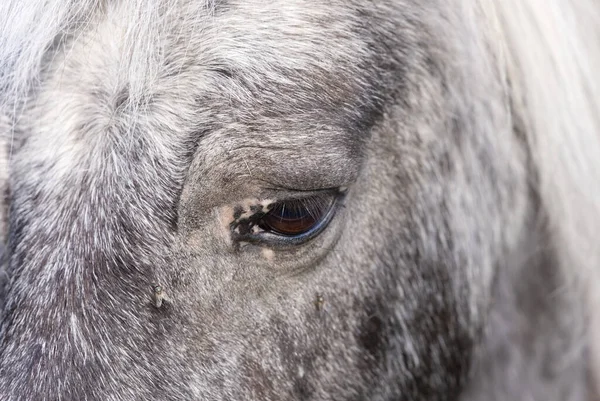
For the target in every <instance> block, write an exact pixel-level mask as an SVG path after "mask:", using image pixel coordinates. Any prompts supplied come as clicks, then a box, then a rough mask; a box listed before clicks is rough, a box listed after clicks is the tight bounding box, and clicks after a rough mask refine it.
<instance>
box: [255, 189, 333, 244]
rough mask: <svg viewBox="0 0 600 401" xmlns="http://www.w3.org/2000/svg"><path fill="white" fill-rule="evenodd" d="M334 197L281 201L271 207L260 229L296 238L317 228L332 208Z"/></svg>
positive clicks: (261, 222) (260, 224) (263, 218)
mask: <svg viewBox="0 0 600 401" xmlns="http://www.w3.org/2000/svg"><path fill="white" fill-rule="evenodd" d="M331 203H332V197H322V196H313V197H309V198H304V199H292V200H288V201H281V202H278V203H276V204H274V205H273V206H271V208H270V210H269V212H267V213H266V214H265V215H264V216H263V217H262V218H261V220H260V222H259V224H258V225H259V227H260V228H262V229H263V230H265V231H269V232H272V233H275V234H279V235H287V236H296V235H301V234H304V233H306V232H308V231H310V230H311V229H312V228H313V227H315V226H316V225H317V224H318V223H319V222H320V221H321V220H322V219H323V217H324V215H325V214H326V213H327V211H328V210H329V208H330V207H331Z"/></svg>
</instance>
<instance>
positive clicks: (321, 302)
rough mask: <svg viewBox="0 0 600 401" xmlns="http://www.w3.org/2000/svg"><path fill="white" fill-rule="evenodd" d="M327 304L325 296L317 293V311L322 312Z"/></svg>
mask: <svg viewBox="0 0 600 401" xmlns="http://www.w3.org/2000/svg"><path fill="white" fill-rule="evenodd" d="M324 306H325V298H324V297H323V294H320V293H317V297H316V298H315V308H317V312H321V311H322V310H323V308H324Z"/></svg>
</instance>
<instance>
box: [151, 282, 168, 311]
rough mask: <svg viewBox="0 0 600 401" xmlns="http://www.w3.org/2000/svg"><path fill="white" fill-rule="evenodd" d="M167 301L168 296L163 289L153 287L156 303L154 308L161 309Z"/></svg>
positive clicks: (157, 286)
mask: <svg viewBox="0 0 600 401" xmlns="http://www.w3.org/2000/svg"><path fill="white" fill-rule="evenodd" d="M166 300H167V296H166V294H165V292H164V290H163V288H162V287H161V286H160V285H158V284H155V285H153V286H152V301H153V302H154V306H156V307H157V308H160V307H161V306H162V304H163V301H166Z"/></svg>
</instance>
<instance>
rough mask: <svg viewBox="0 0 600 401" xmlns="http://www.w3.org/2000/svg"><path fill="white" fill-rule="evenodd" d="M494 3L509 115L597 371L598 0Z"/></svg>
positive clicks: (599, 359) (599, 230)
mask: <svg viewBox="0 0 600 401" xmlns="http://www.w3.org/2000/svg"><path fill="white" fill-rule="evenodd" d="M494 4H495V7H496V9H497V15H498V18H499V20H500V22H501V27H502V30H503V36H504V38H503V39H504V41H505V45H506V52H507V57H508V59H509V60H510V66H509V70H510V77H509V79H510V81H511V83H512V89H513V93H512V99H513V104H514V105H515V106H516V107H515V114H516V115H515V116H514V117H515V119H516V121H517V123H521V124H522V125H523V127H522V129H523V130H524V132H525V133H526V140H527V142H528V143H529V149H530V151H531V156H532V159H533V161H534V164H535V166H534V169H535V171H536V173H537V180H538V183H537V188H538V190H539V194H538V196H539V198H540V201H541V203H542V206H543V208H544V209H545V210H546V212H547V216H545V217H546V219H547V221H546V222H545V223H546V224H548V227H549V232H550V235H551V236H552V238H551V240H552V242H553V243H552V244H551V246H553V247H555V248H556V249H558V250H559V252H558V253H557V254H558V255H559V257H560V259H561V260H560V264H561V266H562V268H563V274H564V277H565V279H566V283H567V286H568V288H566V289H565V290H568V291H574V292H575V293H579V294H582V295H583V296H584V302H585V303H587V305H588V309H587V314H588V315H589V326H588V327H587V328H584V329H587V330H588V332H587V335H588V338H587V340H588V341H587V344H589V346H590V347H591V348H592V355H593V356H592V363H593V364H594V365H595V369H594V370H595V371H596V372H598V371H599V368H600V365H598V363H599V362H600V347H599V346H598V344H597V341H596V340H597V339H598V338H600V318H598V313H597V310H598V307H599V306H600V288H599V283H600V246H598V238H599V237H600V81H599V80H598V78H597V77H598V72H599V71H600V7H599V4H598V2H597V1H594V0H574V1H563V0H548V1H541V0H528V1H521V0H506V1H501V2H494ZM596 378H597V379H600V376H597V377H596Z"/></svg>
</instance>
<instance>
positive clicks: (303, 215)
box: [231, 191, 341, 245]
mask: <svg viewBox="0 0 600 401" xmlns="http://www.w3.org/2000/svg"><path fill="white" fill-rule="evenodd" d="M340 196H341V193H340V192H339V191H336V192H335V193H333V192H332V191H326V192H323V193H319V194H317V195H312V196H307V197H304V198H296V199H287V200H281V201H279V202H275V203H272V204H270V205H269V206H268V207H267V211H260V212H258V213H256V214H255V215H254V216H251V217H250V218H247V219H241V220H239V221H237V222H234V223H232V225H231V229H232V233H233V236H234V238H235V239H236V240H238V241H244V242H250V243H263V244H270V245H299V244H302V243H304V242H306V241H308V240H310V239H311V238H314V237H316V236H317V235H319V234H320V233H321V232H322V231H323V230H324V229H325V227H327V225H328V224H329V222H330V221H331V219H332V218H333V216H334V214H335V211H336V209H337V208H336V206H337V204H338V201H339V198H340Z"/></svg>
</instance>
